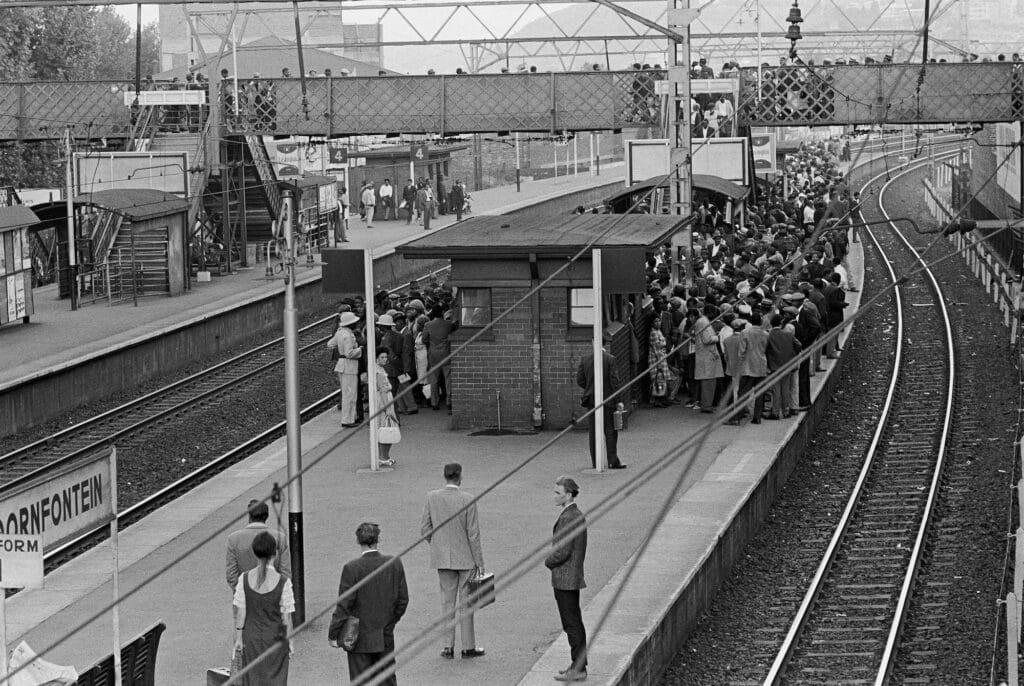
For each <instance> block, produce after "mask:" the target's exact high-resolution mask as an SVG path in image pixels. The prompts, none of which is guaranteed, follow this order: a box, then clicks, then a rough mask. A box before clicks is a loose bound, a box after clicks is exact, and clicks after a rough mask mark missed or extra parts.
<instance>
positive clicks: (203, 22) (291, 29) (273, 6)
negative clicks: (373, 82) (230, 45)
mask: <svg viewBox="0 0 1024 686" xmlns="http://www.w3.org/2000/svg"><path fill="white" fill-rule="evenodd" d="M236 7H237V8H238V15H237V17H236V20H235V37H236V40H237V41H238V42H239V44H241V43H251V42H253V41H256V40H259V39H261V38H267V37H277V38H286V39H290V40H292V41H294V40H295V20H294V17H293V14H292V3H290V2H279V3H265V4H260V5H246V4H242V5H236V4H235V3H230V2H222V3H210V4H206V3H188V4H185V5H160V6H159V12H160V14H159V17H160V18H159V27H160V68H161V69H162V70H163V71H169V70H171V69H174V68H176V67H187V66H188V61H189V56H190V55H191V57H192V59H194V60H199V59H201V55H202V52H203V51H205V52H206V54H207V55H210V54H216V52H217V49H218V48H219V47H220V44H221V40H222V39H223V37H224V36H225V35H230V31H228V28H227V27H228V20H229V19H230V17H231V13H232V12H233V11H234V9H235V8H236ZM186 12H189V13H191V14H192V15H193V17H192V24H191V26H190V25H189V22H188V20H187V19H186V16H185V13H186ZM299 19H300V23H301V25H302V26H308V27H309V28H308V29H307V31H306V33H305V34H304V35H303V41H309V42H310V43H316V42H318V41H320V42H331V43H345V44H346V47H344V48H330V50H329V52H331V53H333V54H335V55H338V56H342V57H347V58H349V59H353V60H357V61H360V62H365V63H368V64H375V65H378V66H380V65H381V64H382V63H383V59H384V58H383V53H382V51H381V48H380V47H379V46H370V47H359V43H367V42H370V43H373V42H379V41H380V40H381V26H380V24H351V23H349V24H346V23H343V22H342V19H341V9H340V5H339V4H338V3H327V2H324V3H320V2H303V3H301V7H300V9H299ZM243 27H244V31H243ZM193 29H194V30H193ZM349 45H351V47H348V46H349ZM200 47H201V48H202V50H200ZM279 74H280V71H278V72H277V74H275V75H279ZM367 75H369V74H367Z"/></svg>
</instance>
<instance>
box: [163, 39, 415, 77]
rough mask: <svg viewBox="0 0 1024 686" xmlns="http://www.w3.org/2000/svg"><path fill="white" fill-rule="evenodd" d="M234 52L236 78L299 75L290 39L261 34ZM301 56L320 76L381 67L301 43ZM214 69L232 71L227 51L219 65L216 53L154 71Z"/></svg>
mask: <svg viewBox="0 0 1024 686" xmlns="http://www.w3.org/2000/svg"><path fill="white" fill-rule="evenodd" d="M236 52H237V58H238V78H240V79H241V78H246V79H248V78H251V77H252V75H253V74H259V75H260V76H261V77H262V78H265V79H276V78H279V77H280V76H281V70H282V69H284V68H286V67H287V68H288V69H289V70H291V73H292V76H294V77H295V78H298V76H299V58H298V50H297V49H296V47H295V43H294V42H293V41H287V40H284V39H283V38H278V37H276V36H264V37H263V38H260V39H258V40H254V41H252V42H251V43H245V44H243V45H239V46H238V49H237V50H236ZM302 56H303V63H304V65H305V67H306V73H307V74H308V73H309V71H310V70H311V69H315V70H316V73H317V74H318V75H319V76H323V73H324V69H330V70H331V73H332V74H333V75H334V76H341V75H342V73H341V72H342V70H343V69H344V70H346V71H348V75H349V76H377V72H378V71H379V70H380V66H378V65H376V64H372V63H370V62H360V61H358V60H353V59H349V58H348V57H339V56H338V55H335V54H333V53H331V52H328V51H327V50H319V49H317V48H308V47H305V46H303V49H302ZM216 69H227V70H228V71H229V72H230V71H231V70H232V56H231V52H230V51H228V52H227V53H225V55H224V58H223V59H221V60H220V64H219V66H218V64H217V56H216V54H212V55H211V56H210V57H208V58H207V59H206V60H201V61H199V62H196V64H195V65H193V66H192V67H191V68H188V67H185V66H178V67H175V68H173V69H169V70H167V71H165V72H161V73H159V74H155V75H154V78H156V79H170V78H174V77H175V76H177V77H178V78H179V79H184V78H185V75H186V74H188V73H189V71H197V70H198V71H201V72H203V73H204V74H205V75H206V76H212V75H213V71H214V70H216ZM384 71H386V72H387V73H388V74H397V73H398V72H394V71H390V70H388V69H385V70H384Z"/></svg>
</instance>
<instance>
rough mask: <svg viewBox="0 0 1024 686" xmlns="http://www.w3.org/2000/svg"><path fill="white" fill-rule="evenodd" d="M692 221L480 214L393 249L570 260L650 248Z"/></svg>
mask: <svg viewBox="0 0 1024 686" xmlns="http://www.w3.org/2000/svg"><path fill="white" fill-rule="evenodd" d="M690 221H692V218H690V217H682V216H679V215H670V214H663V215H653V214H581V215H557V216H550V215H548V216H532V217H531V216H514V215H483V216H479V217H473V218H471V219H467V220H465V221H461V222H458V223H456V224H453V225H451V226H449V227H447V228H444V229H441V230H439V231H436V232H434V233H431V234H428V235H426V236H424V237H423V238H418V239H416V240H414V241H410V242H409V243H406V244H405V245H401V246H398V247H397V248H396V250H397V252H398V253H399V254H401V255H403V256H404V257H411V258H431V257H451V258H460V257H461V258H466V259H486V258H490V257H503V258H508V257H528V256H529V255H530V254H536V255H538V256H544V257H569V256H571V255H574V254H576V253H577V252H579V251H580V250H581V249H582V248H583V247H584V246H586V245H588V244H589V243H590V242H591V241H592V240H594V238H595V237H599V238H598V239H597V241H596V242H595V244H594V247H598V248H603V247H609V248H611V247H643V248H654V247H656V246H658V245H661V244H662V243H664V242H666V241H667V240H669V238H670V237H671V236H672V234H674V233H676V232H677V231H679V230H680V229H682V228H683V227H684V226H686V225H687V224H688V223H689V222H690Z"/></svg>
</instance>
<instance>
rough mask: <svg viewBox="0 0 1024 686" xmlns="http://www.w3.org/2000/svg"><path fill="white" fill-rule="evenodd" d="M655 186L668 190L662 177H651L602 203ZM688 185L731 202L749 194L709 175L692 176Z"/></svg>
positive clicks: (730, 182)
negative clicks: (730, 199) (722, 196)
mask: <svg viewBox="0 0 1024 686" xmlns="http://www.w3.org/2000/svg"><path fill="white" fill-rule="evenodd" d="M656 185H661V186H664V187H665V188H668V180H667V179H666V178H665V177H664V176H652V177H651V178H649V179H644V180H643V181H637V182H636V183H634V184H633V185H632V186H630V187H629V188H623V189H622V190H621V191H618V192H617V193H613V194H612V195H609V196H608V197H607V198H605V199H604V202H605V203H606V204H611V203H614V202H615V201H616V200H619V199H620V198H625V197H626V196H628V195H632V194H633V193H636V192H638V191H645V190H650V189H651V188H654V187H655V186H656ZM690 185H691V186H693V187H694V188H701V189H704V190H708V191H712V192H715V193H721V194H722V195H726V196H728V197H730V198H732V199H733V200H739V199H740V198H745V197H746V196H747V193H749V192H750V189H749V188H747V187H746V186H741V185H739V184H736V183H733V182H732V181H728V180H726V179H723V178H722V177H720V176H712V175H710V174H694V175H693V176H691V177H690Z"/></svg>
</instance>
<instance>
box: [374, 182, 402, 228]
mask: <svg viewBox="0 0 1024 686" xmlns="http://www.w3.org/2000/svg"><path fill="white" fill-rule="evenodd" d="M377 194H378V195H379V196H380V205H381V207H382V208H383V214H384V217H383V218H384V219H388V218H389V217H388V215H391V216H390V218H391V219H397V218H398V216H397V214H396V212H395V187H394V186H392V185H391V179H384V183H383V184H381V187H380V190H379V191H377Z"/></svg>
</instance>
